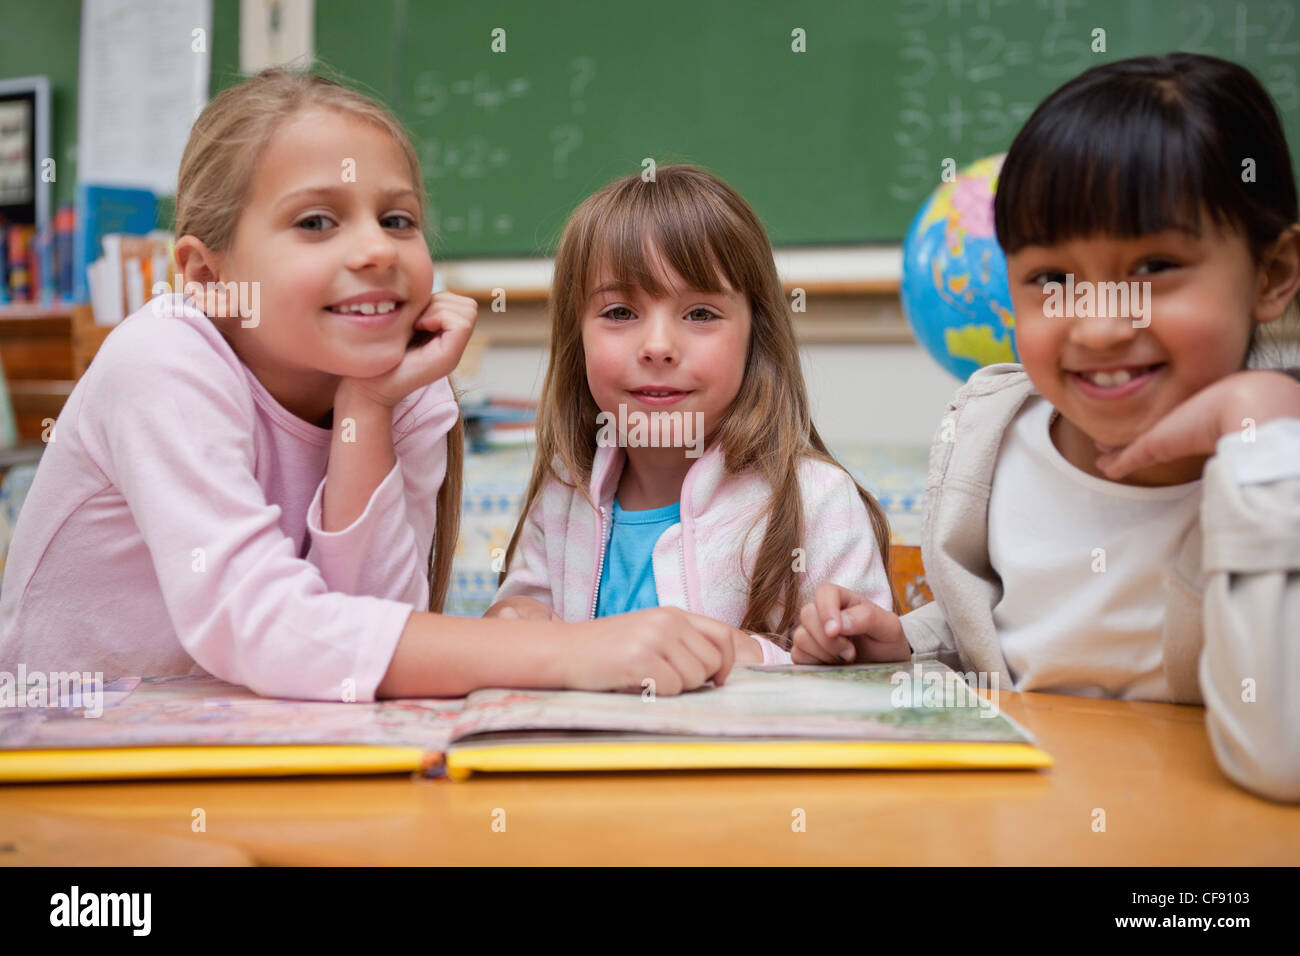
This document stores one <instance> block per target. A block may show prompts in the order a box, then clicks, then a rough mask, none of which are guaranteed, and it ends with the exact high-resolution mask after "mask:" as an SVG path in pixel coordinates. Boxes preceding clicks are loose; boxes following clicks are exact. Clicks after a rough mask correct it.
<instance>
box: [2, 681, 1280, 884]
mask: <svg viewBox="0 0 1300 956" xmlns="http://www.w3.org/2000/svg"><path fill="white" fill-rule="evenodd" d="M1001 703H1002V706H1003V708H1004V709H1005V710H1006V711H1007V713H1008V714H1010V715H1011V716H1012V717H1014V718H1015V719H1016V720H1018V721H1020V722H1021V723H1022V724H1023V725H1024V726H1025V727H1027V728H1028V729H1029V730H1030V731H1031V732H1032V733H1033V734H1035V735H1036V736H1037V737H1038V739H1039V742H1040V743H1041V744H1042V745H1043V747H1044V748H1045V749H1046V750H1047V751H1048V752H1050V753H1051V754H1052V755H1053V756H1054V757H1055V758H1056V766H1055V767H1053V768H1052V769H1050V770H1047V771H1039V772H1035V771H1001V772H999V771H989V772H963V771H955V772H942V773H939V772H893V771H889V772H885V771H881V772H858V773H845V772H826V773H757V772H735V773H696V774H616V775H597V774H591V775H583V774H566V775H556V776H551V775H546V774H533V775H526V776H501V777H494V776H482V777H478V778H475V779H472V780H470V781H468V782H465V783H450V782H448V781H443V780H416V779H411V778H408V777H391V776H390V777H375V778H360V777H348V778H336V779H328V778H313V779H296V780H277V781H234V780H221V781H199V782H193V781H185V782H166V783H117V784H72V785H58V786H10V787H7V788H5V789H4V790H3V791H0V851H4V850H5V849H6V848H7V850H8V852H7V853H0V862H3V861H5V858H6V856H7V857H8V862H20V863H24V862H25V863H32V862H59V863H90V862H92V861H95V862H98V861H101V860H102V859H103V857H104V856H105V855H110V856H111V857H112V858H113V859H116V860H118V861H120V862H122V863H155V862H157V863H167V864H170V863H174V862H175V859H176V855H177V853H178V851H179V852H184V851H183V849H182V848H183V846H184V845H185V844H183V843H182V842H179V841H188V845H189V846H190V847H191V848H192V849H193V852H194V854H195V856H194V862H208V861H209V860H212V859H213V858H214V857H219V855H220V854H228V856H229V858H230V861H232V862H238V861H239V858H240V857H241V855H242V856H243V857H244V859H245V860H251V861H252V862H256V863H264V864H343V863H364V864H443V863H446V864H530V863H538V864H553V863H578V864H690V863H702V864H742V865H743V864H777V863H781V864H882V865H891V866H897V865H908V864H940V863H941V864H956V865H988V864H1052V863H1068V864H1083V865H1093V864H1113V865H1130V864H1156V865H1190V864H1203V865H1229V864H1238V865H1240V864H1290V865H1295V864H1297V863H1300V807H1288V806H1282V805H1278V804H1274V803H1269V802H1268V801H1265V800H1261V799H1258V798H1256V797H1253V796H1251V795H1250V794H1248V793H1245V792H1244V791H1242V790H1239V789H1238V788H1236V787H1235V786H1233V785H1232V784H1231V783H1229V782H1228V781H1227V780H1226V779H1225V778H1224V777H1223V775H1222V774H1221V773H1220V772H1219V770H1218V767H1217V766H1216V765H1215V763H1214V759H1213V756H1212V755H1211V753H1210V748H1209V743H1208V740H1207V738H1206V735H1205V727H1204V720H1203V714H1202V711H1201V709H1200V708H1195V707H1177V706H1173V705H1170V704H1133V703H1123V702H1118V701H1094V700H1088V699H1084V698H1077V697H1062V696H1055V695H1048V694H1011V693H1004V694H1003V695H1002V698H1001ZM195 808H202V809H203V810H204V812H205V814H206V826H207V829H206V832H205V833H201V834H196V833H193V832H192V831H191V820H192V818H193V816H192V815H193V811H194V809H195ZM796 808H801V809H802V810H804V811H805V812H806V820H807V830H806V832H803V833H797V832H793V830H792V828H791V821H792V813H793V811H794V810H795V809H796ZM1095 808H1100V809H1102V810H1104V811H1105V813H1106V831H1105V832H1104V833H1098V832H1094V831H1093V820H1094V814H1093V811H1094V809H1095ZM498 809H500V810H504V811H505V831H504V832H494V831H493V828H492V822H493V813H494V811H496V810H498ZM32 814H39V815H40V817H41V822H42V825H44V826H46V827H47V828H48V827H52V826H63V827H68V828H74V829H76V830H78V831H79V832H81V834H82V836H83V837H84V838H78V839H75V840H72V839H65V840H63V841H61V842H59V843H58V844H57V845H56V844H55V843H53V842H51V841H49V840H47V841H46V842H45V843H43V844H42V843H40V842H39V841H35V840H34V839H33V838H31V837H24V836H23V834H24V833H30V832H32V830H33V826H34V825H33V822H32V819H33V818H32V816H31V815H32ZM499 816H500V815H499V814H498V818H499ZM87 824H94V825H93V826H88V825H87ZM45 832H49V831H48V829H47V830H46V831H45ZM132 834H133V835H135V836H136V837H137V840H135V841H132V840H129V839H124V837H126V836H128V835H132ZM96 835H98V836H96ZM87 840H90V841H92V842H91V844H88V843H87ZM95 841H97V843H96V842H95ZM110 850H111V852H110Z"/></svg>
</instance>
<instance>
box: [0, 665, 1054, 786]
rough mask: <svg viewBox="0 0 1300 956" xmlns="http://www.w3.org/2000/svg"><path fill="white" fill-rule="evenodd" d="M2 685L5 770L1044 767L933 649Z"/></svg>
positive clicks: (39, 776) (13, 778)
mask: <svg viewBox="0 0 1300 956" xmlns="http://www.w3.org/2000/svg"><path fill="white" fill-rule="evenodd" d="M16 690H17V692H16V695H15V696H14V698H13V700H14V702H15V703H16V704H17V705H16V706H10V705H8V704H7V705H6V706H4V707H0V781H7V782H19V781H51V780H91V779H125V778H136V777H197V776H205V777H220V776H269V775H299V774H353V773H392V772H403V771H405V772H418V773H424V774H428V775H439V774H444V773H445V774H447V775H448V776H450V777H452V778H454V779H462V778H464V777H467V776H469V775H470V774H471V773H474V772H493V771H495V772H502V771H515V772H522V771H586V770H670V769H743V768H755V769H761V768H770V769H796V768H797V769H819V768H820V769H872V768H875V769H887V768H915V769H949V768H950V769H958V768H976V769H978V768H1021V769H1028V768H1038V767H1046V766H1050V765H1051V758H1050V757H1048V756H1047V754H1045V753H1044V752H1043V751H1041V750H1039V749H1038V747H1037V746H1036V745H1035V744H1034V741H1033V740H1032V738H1031V737H1030V736H1029V734H1028V733H1026V732H1025V731H1024V730H1023V729H1022V728H1021V727H1020V726H1019V725H1018V724H1016V723H1015V722H1014V721H1013V720H1011V719H1010V718H1009V717H1007V716H1006V715H1005V714H1003V713H1001V712H1000V711H999V710H998V709H997V707H996V703H995V700H993V701H990V699H988V698H987V697H981V696H977V695H976V694H975V692H974V691H973V690H971V689H970V688H969V687H968V686H967V685H966V684H965V682H964V681H962V678H961V676H960V675H959V674H957V673H956V672H954V671H952V670H950V669H949V668H947V667H946V666H944V665H943V664H941V663H938V662H935V661H925V662H914V663H913V662H908V663H896V664H878V665H860V666H849V667H806V666H788V665H769V666H762V665H741V666H737V667H736V668H734V669H733V670H732V672H731V674H730V676H729V677H728V678H727V681H726V683H725V684H724V685H723V686H722V687H718V688H714V687H706V688H705V689H702V690H697V691H692V692H689V693H685V694H681V695H679V696H675V697H665V696H657V695H655V694H654V693H653V688H651V687H646V688H644V689H643V690H642V692H641V693H588V692H583V691H533V690H527V691H525V690H498V689H490V690H479V691H475V692H474V693H472V694H470V695H469V696H468V697H466V698H463V699H455V700H440V699H411V700H386V701H378V702H376V703H342V702H339V703H331V702H319V701H300V700H280V699H273V698H265V697H259V696H257V695H256V694H254V693H253V692H252V691H250V690H248V689H246V688H243V687H239V686H236V685H233V684H228V683H225V682H223V681H220V680H217V679H216V678H214V677H208V676H184V677H146V678H128V679H125V680H118V681H112V682H110V683H108V684H106V685H105V686H104V687H103V688H102V693H101V695H100V696H99V697H98V698H97V699H94V700H93V701H92V704H91V705H89V706H88V705H87V698H86V696H85V695H75V699H74V697H73V695H65V696H64V697H63V698H60V699H58V704H59V706H44V707H42V706H24V705H23V704H18V703H17V702H18V701H20V700H21V701H26V700H27V699H28V698H27V697H25V696H23V695H24V694H26V692H27V689H26V688H23V687H18V688H17V689H16ZM993 697H994V698H996V695H993ZM74 703H75V704H77V706H72V705H73V704H74ZM92 708H93V710H92ZM96 711H97V712H98V714H96V713H95V712H96Z"/></svg>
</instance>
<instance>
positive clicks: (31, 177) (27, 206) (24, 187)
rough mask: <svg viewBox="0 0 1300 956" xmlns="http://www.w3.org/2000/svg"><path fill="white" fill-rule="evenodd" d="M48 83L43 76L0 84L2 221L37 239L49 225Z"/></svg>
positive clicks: (0, 190) (0, 208)
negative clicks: (26, 226) (32, 231)
mask: <svg viewBox="0 0 1300 956" xmlns="http://www.w3.org/2000/svg"><path fill="white" fill-rule="evenodd" d="M52 158H53V157H52V154H51V151H50V81H49V78H48V77H44V76H24V77H19V78H18V79H14V80H0V215H3V216H4V218H5V221H6V222H10V223H30V224H33V225H35V226H36V228H37V231H38V233H39V231H40V230H43V229H44V228H45V227H46V226H47V225H48V223H49V219H50V183H49V177H48V176H43V175H42V173H43V171H44V170H43V165H44V163H45V160H47V159H52Z"/></svg>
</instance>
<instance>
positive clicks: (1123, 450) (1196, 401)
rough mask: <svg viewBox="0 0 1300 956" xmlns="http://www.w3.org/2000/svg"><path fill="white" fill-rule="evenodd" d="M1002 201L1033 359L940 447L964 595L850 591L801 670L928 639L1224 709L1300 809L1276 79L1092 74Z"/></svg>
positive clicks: (941, 507) (1099, 692) (930, 650)
mask: <svg viewBox="0 0 1300 956" xmlns="http://www.w3.org/2000/svg"><path fill="white" fill-rule="evenodd" d="M995 213H996V220H997V235H998V241H999V242H1000V243H1001V245H1002V247H1003V249H1004V251H1005V252H1006V255H1007V264H1008V274H1009V278H1010V283H1011V294H1012V300H1013V304H1014V307H1015V315H1016V344H1017V347H1018V351H1019V355H1020V358H1021V361H1022V363H1023V365H1012V364H1003V365H994V366H990V367H988V368H985V369H982V370H980V371H979V372H977V373H975V374H974V375H973V376H971V378H970V380H969V381H968V382H967V383H966V385H965V386H963V387H962V388H961V389H960V390H959V391H958V392H957V394H956V396H955V397H954V399H953V400H952V402H951V403H950V404H949V406H948V411H947V415H946V416H945V418H944V421H943V423H942V425H941V427H940V430H939V434H938V436H937V438H936V441H935V443H934V446H933V450H932V453H931V459H930V479H929V488H928V497H927V501H926V518H925V531H924V536H923V545H922V547H923V555H924V562H925V567H926V572H927V577H928V581H929V584H930V586H931V588H932V590H933V592H934V594H935V598H936V600H935V602H934V603H932V604H930V605H927V606H926V607H923V608H920V609H918V610H916V611H913V612H912V613H910V614H908V615H906V616H905V617H902V618H901V619H900V618H899V617H897V616H895V615H893V614H891V613H889V612H888V611H885V610H883V609H881V608H879V607H874V606H872V605H871V604H869V603H867V602H863V601H860V600H857V599H855V597H854V596H853V595H850V594H847V593H846V592H844V591H843V590H842V589H838V588H835V587H833V586H826V587H823V588H821V589H819V591H818V594H817V597H816V600H815V603H814V604H811V605H809V606H808V607H807V608H805V610H804V612H803V614H802V615H801V622H802V626H801V627H800V628H799V629H797V630H796V632H795V635H794V660H795V661H796V662H811V661H818V662H826V663H830V662H834V661H836V660H837V658H838V657H839V655H840V653H841V652H843V651H844V650H846V649H847V648H850V647H855V648H859V650H858V651H857V653H858V654H861V653H862V649H867V648H870V647H875V646H880V645H882V644H883V645H885V646H897V641H898V639H899V637H900V636H902V637H905V638H906V640H907V642H908V644H909V645H910V646H911V649H912V652H913V654H914V655H915V656H918V657H922V656H936V655H947V656H949V657H951V658H953V659H955V660H956V661H958V662H959V663H960V665H961V668H962V669H963V670H970V671H977V672H988V673H990V674H991V675H992V674H996V675H999V680H1000V681H1001V683H1002V685H1003V686H1009V687H1012V688H1014V689H1016V690H1033V691H1051V692H1056V693H1065V694H1077V695H1084V696H1096V697H1117V698H1124V699H1130V700H1160V701H1172V702H1175V703H1186V704H1204V705H1205V707H1206V724H1207V727H1208V729H1209V734H1210V741H1211V744H1212V746H1213V749H1214V753H1215V756H1216V758H1217V759H1218V762H1219V765H1220V766H1221V767H1222V768H1223V771H1224V772H1225V773H1226V774H1227V775H1228V776H1229V777H1230V778H1232V779H1233V780H1234V781H1236V782H1237V783H1239V784H1241V785H1242V786H1244V787H1246V788H1248V789H1251V790H1254V791H1256V792H1258V793H1260V794H1263V795H1265V796H1268V797H1271V798H1274V799H1281V800H1300V734H1297V733H1296V729H1297V728H1300V694H1297V693H1296V689H1297V687H1300V646H1298V645H1297V644H1296V641H1297V639H1300V382H1297V381H1295V380H1294V379H1293V378H1292V377H1290V376H1288V375H1285V374H1282V373H1280V372H1279V371H1270V370H1264V369H1260V368H1257V367H1256V368H1249V367H1248V365H1253V366H1258V365H1260V364H1261V363H1260V362H1259V360H1258V355H1256V357H1255V359H1254V360H1253V361H1249V362H1248V360H1249V359H1251V353H1252V352H1253V351H1254V352H1257V351H1258V349H1257V344H1258V343H1257V339H1258V336H1257V331H1258V330H1259V329H1261V328H1263V327H1264V326H1266V325H1267V324H1269V323H1278V322H1279V321H1280V320H1284V319H1286V318H1287V317H1288V315H1290V314H1292V311H1293V307H1294V302H1295V299H1296V294H1297V290H1298V289H1300V225H1297V210H1296V189H1295V182H1294V178H1293V172H1292V165H1291V156H1290V153H1289V151H1288V149H1287V144H1286V139H1285V138H1284V136H1283V131H1282V125H1281V122H1280V121H1279V119H1278V115H1277V112H1276V110H1275V109H1274V107H1273V104H1272V102H1271V101H1270V99H1269V97H1268V94H1267V93H1266V92H1265V91H1264V89H1263V88H1262V87H1261V86H1260V84H1259V82H1258V81H1257V80H1256V79H1255V77H1254V76H1252V75H1251V74H1250V73H1249V72H1248V71H1247V70H1245V69H1244V68H1242V67H1240V66H1238V65H1236V64H1233V63H1229V62H1226V61H1224V60H1219V59H1215V58H1212V57H1206V56H1198V55H1192V54H1185V53H1176V54H1171V55H1169V56H1165V57H1159V58H1155V57H1143V58H1139V59H1132V60H1124V61H1121V62H1116V63H1110V64H1107V65H1104V66H1099V67H1096V68H1095V69H1092V70H1089V71H1088V72H1086V73H1084V74H1083V75H1081V76H1079V77H1076V78H1075V79H1073V80H1071V81H1070V82H1068V83H1066V84H1065V85H1064V86H1063V87H1061V88H1060V89H1059V90H1057V91H1056V92H1055V93H1053V94H1052V95H1051V96H1049V97H1048V98H1047V99H1046V100H1045V101H1044V102H1043V103H1042V104H1041V105H1040V106H1039V107H1038V109H1037V110H1036V111H1035V112H1034V113H1033V115H1032V116H1031V117H1030V118H1029V120H1028V122H1027V123H1026V124H1025V126H1024V128H1023V129H1022V130H1021V131H1020V133H1019V134H1018V135H1017V136H1016V138H1015V141H1014V142H1013V143H1012V145H1011V149H1010V151H1009V152H1008V154H1007V157H1006V161H1005V163H1004V165H1003V167H1002V170H1001V174H1000V177H999V185H998V191H997V198H996V202H995ZM1063 293H1065V295H1063ZM1126 306H1127V307H1126Z"/></svg>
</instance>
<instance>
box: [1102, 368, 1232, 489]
mask: <svg viewBox="0 0 1300 956" xmlns="http://www.w3.org/2000/svg"><path fill="white" fill-rule="evenodd" d="M1217 397H1218V396H1217V394H1216V390H1215V389H1214V387H1213V386H1211V387H1210V388H1207V389H1205V390H1204V391H1201V392H1198V393H1197V394H1195V395H1193V396H1192V397H1191V398H1189V399H1187V401H1185V402H1183V403H1182V404H1181V405H1178V406H1176V407H1175V408H1174V409H1173V411H1171V412H1169V414H1167V415H1165V416H1164V417H1163V418H1161V419H1160V420H1159V421H1158V422H1156V423H1155V424H1154V425H1152V426H1151V427H1150V428H1148V429H1147V430H1146V431H1145V432H1143V433H1142V434H1141V435H1139V436H1138V437H1137V438H1135V439H1134V440H1133V441H1131V442H1129V443H1128V444H1127V445H1126V446H1125V447H1124V448H1123V449H1122V450H1121V451H1119V452H1110V453H1107V454H1104V455H1101V456H1100V457H1098V459H1097V467H1098V468H1100V469H1101V470H1102V471H1103V472H1105V474H1106V475H1107V477H1109V478H1112V479H1119V478H1123V477H1124V476H1125V475H1127V474H1129V473H1130V472H1134V471H1137V470H1139V469H1141V468H1147V467H1150V466H1151V465H1159V464H1162V463H1164V462H1168V461H1177V460H1178V459H1179V458H1187V457H1189V456H1191V455H1211V454H1213V453H1214V446H1215V443H1216V442H1218V440H1219V435H1220V430H1219V422H1218V409H1217V406H1216V405H1215V399H1216V398H1217Z"/></svg>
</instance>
